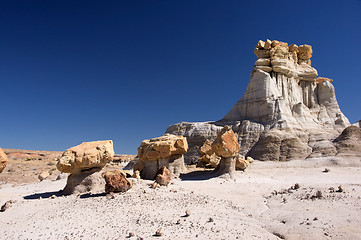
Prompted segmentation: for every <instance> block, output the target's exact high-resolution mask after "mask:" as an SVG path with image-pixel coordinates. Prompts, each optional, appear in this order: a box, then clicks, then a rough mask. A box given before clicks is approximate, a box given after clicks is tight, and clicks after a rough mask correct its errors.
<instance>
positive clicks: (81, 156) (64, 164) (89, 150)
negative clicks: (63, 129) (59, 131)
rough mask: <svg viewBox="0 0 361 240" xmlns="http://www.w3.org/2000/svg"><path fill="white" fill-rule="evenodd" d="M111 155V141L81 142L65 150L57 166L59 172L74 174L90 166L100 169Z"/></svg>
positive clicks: (112, 151)
mask: <svg viewBox="0 0 361 240" xmlns="http://www.w3.org/2000/svg"><path fill="white" fill-rule="evenodd" d="M113 157H114V149H113V141H111V140H107V141H94V142H83V143H81V144H79V145H77V146H75V147H71V148H69V149H68V150H66V151H65V152H64V153H63V155H62V156H61V158H60V159H59V161H58V163H57V168H58V169H59V171H61V172H64V173H75V174H76V173H80V172H82V171H84V170H88V169H92V168H98V169H102V168H103V167H104V166H105V165H106V164H107V163H108V162H109V161H111V160H112V159H113Z"/></svg>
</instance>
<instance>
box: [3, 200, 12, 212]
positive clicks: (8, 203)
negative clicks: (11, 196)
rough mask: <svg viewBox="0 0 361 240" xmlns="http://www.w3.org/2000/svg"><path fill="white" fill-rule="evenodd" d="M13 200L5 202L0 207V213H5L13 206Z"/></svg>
mask: <svg viewBox="0 0 361 240" xmlns="http://www.w3.org/2000/svg"><path fill="white" fill-rule="evenodd" d="M13 202H14V201H13V200H9V201H7V202H6V203H5V204H4V205H2V206H1V209H0V212H5V211H6V210H7V209H8V208H9V207H11V205H12V204H13Z"/></svg>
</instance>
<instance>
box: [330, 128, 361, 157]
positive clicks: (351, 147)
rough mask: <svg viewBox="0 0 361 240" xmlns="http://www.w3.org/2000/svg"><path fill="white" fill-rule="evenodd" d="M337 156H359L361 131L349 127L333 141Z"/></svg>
mask: <svg viewBox="0 0 361 240" xmlns="http://www.w3.org/2000/svg"><path fill="white" fill-rule="evenodd" d="M334 142H335V145H336V148H337V155H347V154H352V155H358V156H361V152H360V149H361V129H360V128H359V127H356V126H349V127H347V128H345V130H343V131H342V133H341V134H340V136H338V137H337V138H336V139H335V141H334Z"/></svg>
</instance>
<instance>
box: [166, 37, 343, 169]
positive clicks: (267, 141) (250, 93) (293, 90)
mask: <svg viewBox="0 0 361 240" xmlns="http://www.w3.org/2000/svg"><path fill="white" fill-rule="evenodd" d="M254 52H255V54H256V56H257V58H258V59H257V61H256V62H255V65H254V68H253V71H252V73H251V80H250V82H249V84H248V87H247V90H246V92H245V94H244V95H243V97H242V98H241V99H240V100H239V101H238V102H237V103H236V104H235V105H234V106H233V108H232V109H231V110H230V111H229V112H228V113H227V114H226V116H225V117H224V118H223V119H222V120H220V121H217V122H207V123H179V124H175V125H172V126H170V127H169V128H168V129H167V132H169V133H173V134H179V135H183V136H187V139H188V142H191V143H192V142H194V145H193V144H190V149H198V148H199V147H200V146H202V143H203V142H204V140H203V139H214V137H215V136H216V135H217V133H218V131H219V130H220V128H221V127H222V126H224V125H230V126H231V127H232V129H233V131H234V132H235V133H236V134H237V135H238V140H239V143H240V145H241V154H243V155H246V156H251V157H253V158H255V159H259V160H272V161H285V160H291V159H305V158H307V157H319V156H330V155H335V154H337V149H336V147H335V146H334V144H332V141H333V140H334V139H335V138H336V137H337V136H338V135H339V134H340V133H341V132H342V130H343V129H345V127H347V126H349V125H350V123H349V121H348V119H347V118H346V117H345V116H344V114H343V113H342V112H341V110H340V108H339V105H338V103H337V100H336V96H335V89H334V87H333V85H332V80H331V79H328V78H323V77H318V73H317V70H316V69H315V68H313V67H312V66H311V60H310V59H311V57H312V47H311V46H309V45H301V46H297V45H295V44H292V45H288V44H287V43H284V42H279V41H270V40H267V41H266V42H263V41H259V42H258V44H257V46H256V48H255V51H254ZM193 139H194V141H193ZM195 139H197V140H195ZM202 141H203V142H202ZM197 157H198V155H196V151H192V150H191V151H190V153H189V159H188V162H195V161H196V159H197Z"/></svg>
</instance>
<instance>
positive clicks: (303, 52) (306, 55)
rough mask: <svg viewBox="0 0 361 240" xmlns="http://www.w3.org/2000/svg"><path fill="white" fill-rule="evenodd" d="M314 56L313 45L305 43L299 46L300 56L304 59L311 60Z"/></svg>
mask: <svg viewBox="0 0 361 240" xmlns="http://www.w3.org/2000/svg"><path fill="white" fill-rule="evenodd" d="M311 57H312V47H311V46H310V45H307V44H304V45H301V46H299V47H298V58H299V59H302V60H309V59H310V58H311Z"/></svg>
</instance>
